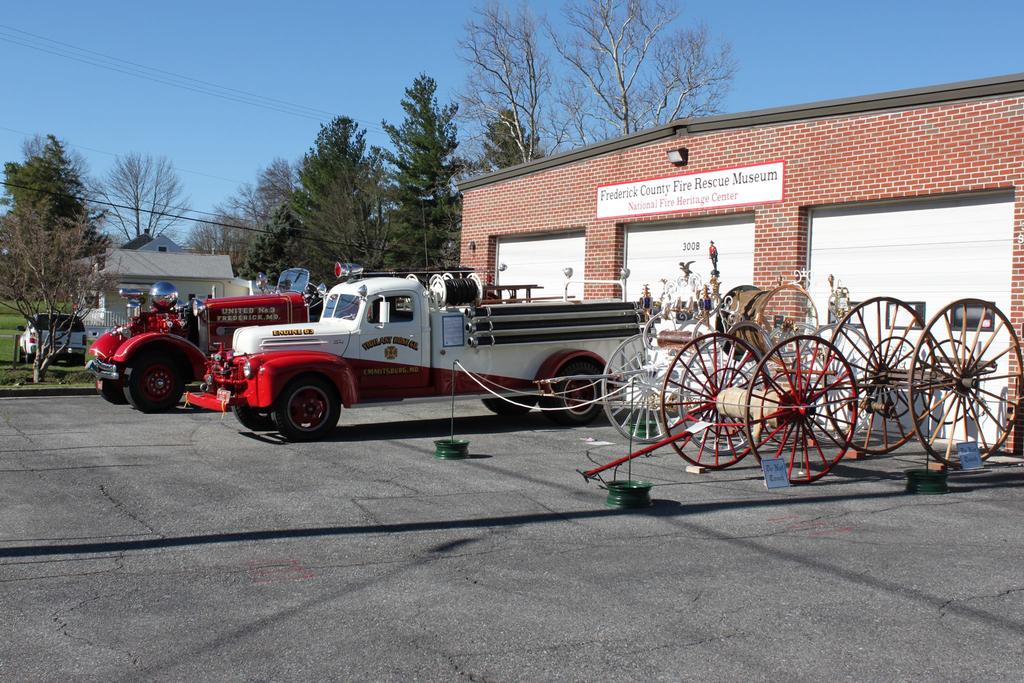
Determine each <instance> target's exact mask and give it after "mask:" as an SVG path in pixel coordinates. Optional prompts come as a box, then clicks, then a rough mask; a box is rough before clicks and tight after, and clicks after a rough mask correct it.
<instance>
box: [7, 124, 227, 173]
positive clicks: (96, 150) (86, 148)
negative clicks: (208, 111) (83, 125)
mask: <svg viewBox="0 0 1024 683" xmlns="http://www.w3.org/2000/svg"><path fill="white" fill-rule="evenodd" d="M0 130H6V131H7V132H9V133H17V134H18V135H24V136H25V137H26V138H30V137H32V136H33V135H34V133H28V132H26V131H23V130H18V129H16V128H8V127H7V126H0ZM64 144H65V145H67V146H69V147H74V148H75V149H84V150H86V151H87V152H95V153H97V154H105V155H107V156H111V157H116V156H120V155H119V154H117V153H116V152H108V151H106V150H103V149H96V148H95V147H86V146H85V145H76V144H73V143H70V142H66V141H65V142H64ZM173 168H174V170H175V171H179V172H181V173H191V174H192V175H199V176H203V177H205V178H213V179H215V180H223V181H225V182H229V183H236V184H238V185H244V184H245V181H244V180H235V179H234V178H225V177H224V176H219V175H213V174H212V173H203V172H202V171H193V170H190V169H187V168H181V167H180V166H173Z"/></svg>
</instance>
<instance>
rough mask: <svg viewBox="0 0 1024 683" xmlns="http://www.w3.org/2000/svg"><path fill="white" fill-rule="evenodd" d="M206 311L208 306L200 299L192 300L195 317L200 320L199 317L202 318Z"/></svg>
mask: <svg viewBox="0 0 1024 683" xmlns="http://www.w3.org/2000/svg"><path fill="white" fill-rule="evenodd" d="M205 310H206V304H204V303H203V302H202V301H201V300H200V299H198V298H195V299H192V315H194V316H195V317H197V318H198V317H199V316H201V315H202V314H203V311H205Z"/></svg>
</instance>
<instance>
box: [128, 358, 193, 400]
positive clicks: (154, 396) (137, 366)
mask: <svg viewBox="0 0 1024 683" xmlns="http://www.w3.org/2000/svg"><path fill="white" fill-rule="evenodd" d="M123 390H124V397H125V398H126V399H127V400H128V402H129V403H131V404H132V407H133V408H135V409H136V410H141V411H142V412H144V413H156V412H160V411H162V410H167V409H169V408H171V407H172V406H175V405H177V403H178V401H180V400H181V395H182V393H184V391H185V380H184V378H183V377H182V376H181V371H180V370H179V368H178V366H177V365H176V364H175V363H174V361H173V359H171V358H168V357H167V355H166V354H163V353H158V352H150V353H143V354H140V355H139V356H138V357H136V358H135V359H134V360H133V361H132V362H131V363H129V365H128V366H127V367H126V368H125V380H124V386H123Z"/></svg>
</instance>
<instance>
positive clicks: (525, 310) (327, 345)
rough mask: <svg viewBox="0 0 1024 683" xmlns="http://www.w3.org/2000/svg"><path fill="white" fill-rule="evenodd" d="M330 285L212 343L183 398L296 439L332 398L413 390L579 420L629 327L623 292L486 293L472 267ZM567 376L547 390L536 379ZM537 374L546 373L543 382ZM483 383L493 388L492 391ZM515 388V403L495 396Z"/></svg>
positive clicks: (632, 323)
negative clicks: (302, 308) (311, 310)
mask: <svg viewBox="0 0 1024 683" xmlns="http://www.w3.org/2000/svg"><path fill="white" fill-rule="evenodd" d="M339 275H345V276H348V281H347V282H344V283H342V284H338V285H336V286H335V287H333V288H332V289H331V291H330V292H329V293H328V295H327V297H326V299H325V303H324V312H323V316H322V317H321V319H320V321H319V322H317V323H310V324H306V325H294V324H292V325H268V326H264V327H245V328H242V329H239V330H238V331H236V332H235V335H234V339H233V343H232V350H230V351H227V350H225V351H220V352H217V353H214V354H213V355H212V356H211V358H210V362H209V364H208V367H207V371H206V374H205V378H204V381H203V384H202V385H201V391H199V392H190V393H189V394H188V395H187V400H188V402H189V403H191V404H192V405H195V406H199V407H202V408H207V409H211V410H226V409H227V408H229V407H230V408H231V409H232V411H233V412H234V414H235V416H236V417H237V418H238V420H239V421H240V422H241V423H242V424H243V425H244V426H245V427H247V428H248V429H251V430H253V431H278V432H280V433H281V434H282V435H283V436H284V437H286V438H288V439H290V440H293V441H311V440H317V439H320V438H323V437H324V436H326V435H327V434H329V433H330V432H331V431H332V430H333V429H334V428H335V426H336V425H337V422H338V418H339V414H340V411H341V407H342V406H344V407H345V408H350V407H353V406H356V405H365V404H371V403H379V402H395V401H404V400H411V399H431V398H433V399H436V400H442V401H443V400H452V396H453V395H458V396H463V397H465V396H475V397H480V396H481V395H483V396H484V397H485V400H484V403H485V405H487V406H488V407H489V408H490V409H491V410H492V411H494V412H496V413H499V414H514V413H525V412H527V411H529V410H530V409H531V406H533V405H536V403H537V402H538V401H539V402H540V405H541V407H547V408H561V409H560V410H550V411H546V412H545V415H548V416H549V417H551V418H552V419H553V420H554V421H556V422H561V423H563V424H585V423H587V422H589V421H591V420H592V419H593V418H594V417H595V416H596V415H597V414H598V413H599V412H601V410H602V406H601V404H600V400H599V399H600V392H599V389H598V382H597V381H595V380H593V379H588V378H587V376H596V375H600V374H601V373H602V372H603V369H604V365H605V359H606V358H607V357H608V355H609V354H610V353H611V352H612V351H613V350H614V349H615V347H616V346H617V345H618V344H619V343H620V342H621V341H622V340H623V339H625V338H626V337H630V336H632V335H635V334H636V333H637V329H638V323H639V313H638V311H637V306H636V304H634V303H629V302H623V301H610V300H605V301H595V302H572V301H562V300H559V301H554V302H553V301H535V302H530V303H525V302H520V303H493V304H491V303H488V302H487V301H486V300H482V298H483V294H484V291H485V288H484V286H483V284H482V283H481V282H480V280H479V278H477V276H476V275H473V274H469V275H466V276H465V277H443V276H439V275H434V276H432V277H431V278H430V279H429V281H428V282H427V283H426V286H425V285H424V283H422V282H421V281H419V280H418V279H416V278H415V277H413V276H410V277H407V278H397V277H369V278H361V277H360V272H359V270H358V268H355V269H346V268H340V267H339ZM551 378H564V379H562V380H559V382H558V384H557V385H556V386H553V387H551V389H553V391H552V392H548V393H547V395H546V392H544V391H541V390H540V389H539V388H538V381H543V380H547V379H551ZM541 384H543V382H541ZM488 392H493V394H494V395H491V394H489V393H488ZM509 392H514V393H515V397H514V401H515V402H514V403H507V402H505V401H504V400H503V399H501V398H499V397H498V395H502V394H505V395H507V394H508V393H509Z"/></svg>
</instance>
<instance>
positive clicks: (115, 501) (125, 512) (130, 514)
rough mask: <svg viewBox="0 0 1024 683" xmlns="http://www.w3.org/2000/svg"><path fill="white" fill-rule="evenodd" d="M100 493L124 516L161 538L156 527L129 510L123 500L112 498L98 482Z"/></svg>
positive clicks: (161, 535)
mask: <svg viewBox="0 0 1024 683" xmlns="http://www.w3.org/2000/svg"><path fill="white" fill-rule="evenodd" d="M100 493H102V494H103V497H104V498H106V499H107V500H109V501H110V502H111V503H112V504H113V505H114V509H116V510H117V511H118V512H120V513H121V514H123V515H124V516H125V517H128V518H129V519H131V520H133V521H135V522H136V523H138V524H141V525H142V526H143V527H145V528H146V530H147V531H149V533H150V534H152V535H154V536H157V537H158V538H163V534H160V533H158V532H157V531H156V529H154V528H153V527H151V526H150V525H149V524H147V523H146V522H145V521H144V520H143V519H142V518H141V517H139V516H138V515H136V514H135V513H133V512H132V511H131V510H129V509H128V507H127V506H126V505H125V504H124V503H123V502H121V501H120V500H118V499H117V498H114V496H112V495H111V494H110V492H109V491H107V487H106V484H100Z"/></svg>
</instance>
